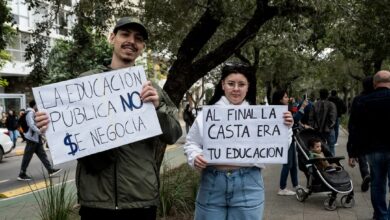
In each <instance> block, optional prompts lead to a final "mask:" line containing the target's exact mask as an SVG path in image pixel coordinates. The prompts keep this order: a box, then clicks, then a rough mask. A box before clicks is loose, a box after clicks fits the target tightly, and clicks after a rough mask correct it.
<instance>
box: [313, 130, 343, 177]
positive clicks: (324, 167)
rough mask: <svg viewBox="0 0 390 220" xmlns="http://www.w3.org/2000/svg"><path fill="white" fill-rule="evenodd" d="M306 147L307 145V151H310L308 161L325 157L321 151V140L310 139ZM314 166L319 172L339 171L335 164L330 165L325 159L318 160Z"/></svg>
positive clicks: (339, 168)
mask: <svg viewBox="0 0 390 220" xmlns="http://www.w3.org/2000/svg"><path fill="white" fill-rule="evenodd" d="M308 145H309V151H310V155H309V157H310V159H313V158H325V155H324V152H323V149H322V143H321V139H319V138H316V137H313V138H310V139H309V141H308ZM316 166H317V167H318V169H319V170H320V171H326V172H333V171H336V170H341V167H340V166H338V165H337V164H335V163H331V164H330V163H329V162H328V161H327V160H326V159H323V160H318V161H317V162H316Z"/></svg>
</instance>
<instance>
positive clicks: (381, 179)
mask: <svg viewBox="0 0 390 220" xmlns="http://www.w3.org/2000/svg"><path fill="white" fill-rule="evenodd" d="M367 160H368V163H369V164H370V171H371V203H372V206H373V208H374V213H375V217H376V218H375V219H376V220H388V219H390V212H389V211H390V206H387V204H386V195H387V194H386V187H387V186H386V185H388V184H389V185H388V186H389V187H390V181H389V180H390V152H373V153H370V154H367Z"/></svg>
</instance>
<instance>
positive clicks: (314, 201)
mask: <svg viewBox="0 0 390 220" xmlns="http://www.w3.org/2000/svg"><path fill="white" fill-rule="evenodd" d="M184 141H185V136H184V135H183V136H182V137H181V138H180V139H179V141H178V142H177V143H176V144H174V145H170V146H168V148H167V153H166V157H165V161H164V164H165V165H167V166H169V167H171V168H172V167H176V166H178V165H180V164H182V163H185V156H184V155H183V149H182V144H183V143H184ZM346 141H347V133H346V131H345V130H342V129H341V131H340V137H339V141H338V146H336V154H337V156H345V157H346V158H347V154H346V147H345V146H346ZM18 148H19V147H17V148H16V150H15V152H14V155H18V154H20V153H19V152H18V150H21V149H18ZM342 163H343V164H344V167H345V169H346V171H347V172H348V173H349V175H350V176H351V178H352V181H353V185H354V188H355V189H354V193H355V197H354V198H355V206H354V207H352V208H343V207H342V206H341V205H340V198H341V196H342V195H338V199H337V206H338V207H337V209H336V210H335V211H327V210H325V209H324V204H323V203H324V201H325V199H326V198H327V193H317V194H312V195H310V196H309V197H308V198H307V199H306V200H305V202H299V201H298V200H297V199H296V197H295V196H279V195H277V192H278V190H279V178H280V171H281V167H282V166H281V165H280V164H269V165H267V166H266V168H265V169H264V170H263V178H264V185H265V210H264V218H263V219H264V220H284V219H286V220H368V219H371V217H372V214H373V209H372V206H371V202H370V193H369V191H368V192H365V193H363V192H361V190H360V186H361V182H362V180H361V177H360V173H359V169H358V168H357V167H356V168H350V167H349V166H348V165H347V160H343V161H342ZM298 172H299V184H300V185H301V186H305V185H306V178H305V176H304V174H303V173H302V172H301V171H298ZM71 184H73V187H74V182H71ZM288 188H290V189H291V188H292V186H291V181H290V179H289V180H288ZM36 210H37V204H36V201H35V199H34V197H33V196H32V195H31V194H29V195H28V196H19V197H16V198H7V199H0V220H3V219H39V218H38V217H37V213H36Z"/></svg>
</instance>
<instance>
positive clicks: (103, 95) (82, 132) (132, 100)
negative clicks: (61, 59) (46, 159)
mask: <svg viewBox="0 0 390 220" xmlns="http://www.w3.org/2000/svg"><path fill="white" fill-rule="evenodd" d="M145 81H146V76H145V72H144V69H143V67H142V66H136V67H131V68H124V69H119V70H114V71H110V72H104V73H99V74H93V75H90V76H85V77H80V78H77V79H72V80H68V81H63V82H59V83H54V84H50V85H45V86H41V87H37V88H33V93H34V98H35V101H36V103H37V106H38V109H39V111H44V112H47V114H48V115H49V117H50V123H49V128H48V130H47V132H46V137H47V140H48V144H49V146H50V148H49V149H50V153H51V155H52V159H53V163H54V164H59V163H63V162H66V161H70V160H75V159H77V158H81V157H84V156H87V155H90V154H95V153H98V152H101V151H105V150H108V149H112V148H115V147H119V146H122V145H125V144H128V143H133V142H136V141H139V140H143V139H146V138H149V137H153V136H157V135H159V134H161V133H162V131H161V127H160V124H159V121H158V118H157V114H156V110H155V108H154V106H153V104H152V103H143V102H142V101H141V99H140V92H141V90H142V84H143V83H144V82H145Z"/></svg>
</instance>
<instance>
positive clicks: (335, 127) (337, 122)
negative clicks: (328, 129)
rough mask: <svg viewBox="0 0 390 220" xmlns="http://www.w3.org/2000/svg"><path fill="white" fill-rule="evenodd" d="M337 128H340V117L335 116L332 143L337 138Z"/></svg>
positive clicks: (335, 141)
mask: <svg viewBox="0 0 390 220" xmlns="http://www.w3.org/2000/svg"><path fill="white" fill-rule="evenodd" d="M339 129H340V117H337V118H336V124H335V125H334V143H335V144H336V143H337V140H338V139H339Z"/></svg>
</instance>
